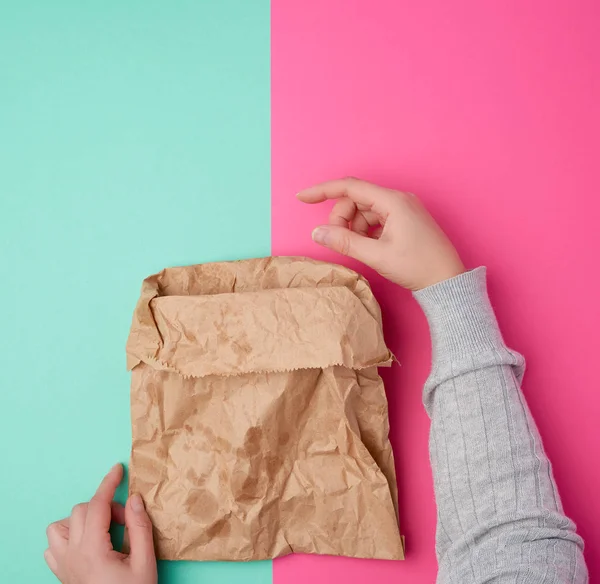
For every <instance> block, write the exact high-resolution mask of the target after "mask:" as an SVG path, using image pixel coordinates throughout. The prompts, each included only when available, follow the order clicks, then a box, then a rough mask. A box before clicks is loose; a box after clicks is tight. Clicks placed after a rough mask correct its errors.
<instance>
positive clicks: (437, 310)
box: [414, 267, 504, 362]
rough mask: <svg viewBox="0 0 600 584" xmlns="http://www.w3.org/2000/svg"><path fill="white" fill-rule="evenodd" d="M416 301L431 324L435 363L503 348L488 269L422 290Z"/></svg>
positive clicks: (479, 269) (471, 272) (417, 293)
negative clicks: (488, 286) (493, 304)
mask: <svg viewBox="0 0 600 584" xmlns="http://www.w3.org/2000/svg"><path fill="white" fill-rule="evenodd" d="M414 297H415V299H416V300H417V302H418V303H419V304H420V306H421V308H422V309H423V312H424V313H425V316H426V317H427V321H428V322H429V328H430V330H431V343H432V351H433V360H434V362H435V361H445V360H448V359H454V358H456V357H460V356H464V355H473V354H477V353H482V352H488V351H490V350H492V351H493V350H495V349H501V348H503V347H504V341H503V339H502V334H501V333H500V329H499V327H498V321H497V320H496V315H495V314H494V310H493V308H492V305H491V304H490V300H489V297H488V293H487V286H486V268H485V267H480V268H476V269H475V270H472V271H470V272H465V273H464V274H461V275H459V276H456V277H454V278H451V279H449V280H445V281H443V282H439V283H438V284H435V285H433V286H429V287H428V288H424V289H423V290H419V291H418V292H415V293H414Z"/></svg>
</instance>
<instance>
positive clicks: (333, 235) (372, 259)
mask: <svg viewBox="0 0 600 584" xmlns="http://www.w3.org/2000/svg"><path fill="white" fill-rule="evenodd" d="M312 237H313V240H314V241H315V242H316V243H319V244H320V245H323V246H325V247H328V248H329V249H333V250H334V251H337V252H338V253H341V254H343V255H346V256H350V257H352V258H355V259H357V260H358V261H360V262H363V263H364V264H367V265H369V266H371V267H375V265H376V263H377V260H378V256H379V255H381V254H379V253H378V249H379V246H380V245H381V244H380V243H379V242H378V241H376V240H374V239H370V238H369V237H364V236H363V235H359V234H358V233H355V232H354V231H351V230H349V229H345V228H344V227H339V226H336V225H323V226H321V227H317V228H316V229H315V230H314V231H313V234H312Z"/></svg>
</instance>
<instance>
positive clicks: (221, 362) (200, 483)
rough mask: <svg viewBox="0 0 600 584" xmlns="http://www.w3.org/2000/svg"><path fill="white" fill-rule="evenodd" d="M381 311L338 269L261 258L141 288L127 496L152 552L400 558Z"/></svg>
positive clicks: (171, 274) (130, 356)
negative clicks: (138, 508)
mask: <svg viewBox="0 0 600 584" xmlns="http://www.w3.org/2000/svg"><path fill="white" fill-rule="evenodd" d="M390 361H391V355H390V352H389V351H388V349H387V348H386V346H385V343H384V339H383V335H382V330H381V315H380V310H379V306H378V304H377V302H376V300H375V298H374V297H373V294H372V293H371V290H370V288H369V285H368V283H367V282H366V280H365V279H364V278H362V277H361V276H359V275H358V274H356V273H355V272H353V271H351V270H348V269H346V268H343V267H341V266H336V265H331V264H326V263H320V262H316V261H312V260H307V259H301V258H288V257H279V258H266V259H256V260H248V261H239V262H224V263H215V264H204V265H197V266H189V267H182V268H169V269H166V270H163V271H162V272H160V273H159V274H156V275H154V276H150V277H149V278H147V279H146V280H145V281H144V283H143V286H142V293H141V298H140V300H139V302H138V304H137V307H136V309H135V314H134V317H133V324H132V326H131V333H130V335H129V340H128V342H127V362H128V368H129V369H131V370H132V378H131V415H132V426H133V444H132V451H131V466H130V474H129V476H130V484H129V490H130V493H133V492H138V493H140V494H141V495H142V497H143V498H144V501H145V503H146V506H147V509H148V512H149V514H150V516H151V518H152V521H153V523H154V526H155V541H156V547H157V553H158V557H159V558H162V559H168V560H184V559H185V560H260V559H266V558H274V557H277V556H282V555H285V554H289V553H292V552H299V553H312V554H333V555H343V556H353V557H360V558H385V559H402V558H403V545H402V540H401V537H400V534H399V529H398V516H397V504H396V500H397V493H396V478H395V473H394V462H393V455H392V449H391V446H390V443H389V441H388V415H387V401H386V397H385V392H384V387H383V383H382V381H381V379H380V377H379V375H378V374H377V366H378V365H388V364H389V363H390Z"/></svg>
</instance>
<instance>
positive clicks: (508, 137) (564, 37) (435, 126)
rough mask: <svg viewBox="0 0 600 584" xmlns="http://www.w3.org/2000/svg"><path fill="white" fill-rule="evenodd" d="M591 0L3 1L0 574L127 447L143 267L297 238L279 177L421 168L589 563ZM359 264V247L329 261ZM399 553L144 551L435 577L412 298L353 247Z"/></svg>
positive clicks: (407, 176) (258, 250)
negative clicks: (365, 280)
mask: <svg viewBox="0 0 600 584" xmlns="http://www.w3.org/2000/svg"><path fill="white" fill-rule="evenodd" d="M599 6H600V5H598V3H597V2H594V0H578V1H576V2H569V1H567V0H545V1H542V0H529V1H527V2H523V1H517V0H508V1H503V2H480V1H478V0H455V1H453V2H447V1H445V0H423V1H420V2H409V1H408V0H377V1H364V0H302V1H296V0H272V2H271V3H269V2H268V0H175V1H172V2H162V1H158V0H124V1H118V2H117V1H116V0H108V1H104V2H100V1H96V0H89V1H86V2H78V1H75V0H55V1H53V2H48V1H44V0H20V1H19V0H0V241H1V247H0V266H1V270H0V502H1V504H2V511H1V512H0V572H1V574H2V577H1V580H2V582H6V583H7V584H13V583H15V584H21V583H23V584H25V583H27V584H29V583H36V584H37V583H44V582H48V583H50V582H52V581H53V576H52V575H51V573H50V572H49V571H48V570H47V568H46V567H45V565H44V562H43V558H42V553H43V550H44V548H45V535H44V529H45V527H46V525H47V524H48V523H49V522H51V521H53V520H55V519H57V518H59V517H62V516H64V515H66V514H67V513H68V512H69V511H70V508H71V506H72V505H73V504H75V503H77V502H79V501H81V500H86V499H87V498H89V496H90V495H91V494H92V492H93V490H94V488H95V486H96V485H97V483H98V481H99V479H100V478H101V476H102V475H103V473H104V472H106V471H107V470H108V469H109V468H110V466H111V465H112V464H113V463H114V462H115V461H118V460H121V461H126V460H127V458H128V453H129V445H130V427H129V376H128V374H127V373H126V372H125V355H124V344H125V339H126V336H127V332H128V328H129V324H130V318H131V313H132V310H133V307H134V304H135V301H136V298H137V295H138V291H139V288H140V284H141V281H142V279H143V278H144V277H145V276H147V275H149V274H151V273H154V272H156V271H158V270H160V269H162V268H163V267H165V266H172V265H178V264H189V263H200V262H206V261H213V260H230V259H237V258H247V257H252V256H264V255H269V254H271V253H272V254H294V255H296V254H302V255H310V256H313V257H319V258H327V259H336V260H338V261H339V258H336V257H334V256H333V255H331V254H324V253H323V252H322V251H321V250H320V249H318V248H317V247H316V246H315V245H313V244H312V243H311V241H310V231H311V229H312V228H313V227H314V226H315V225H317V224H318V223H320V222H324V221H325V219H326V216H327V209H326V208H324V207H323V208H319V207H311V208H304V207H302V206H301V205H300V203H298V202H297V201H296V200H295V197H294V194H295V192H296V191H298V190H299V189H300V188H302V187H304V186H307V185H310V184H311V183H314V182H316V181H321V180H324V179H328V178H332V177H339V176H344V175H349V174H351V175H355V176H361V177H364V178H367V179H370V180H373V181H376V182H380V183H383V184H386V185H388V186H393V187H396V188H401V189H405V190H409V191H412V192H415V193H418V194H419V195H420V196H421V197H422V198H423V200H424V201H425V202H426V204H427V205H428V206H429V208H430V209H431V210H432V212H433V213H434V214H435V215H436V216H437V217H438V218H439V220H440V221H441V223H442V224H443V225H444V227H445V228H446V230H447V231H448V233H449V234H450V235H451V237H452V238H453V239H454V241H455V242H456V244H457V246H458V248H459V250H460V252H461V253H462V255H463V257H464V259H465V261H466V263H467V264H469V265H470V266H476V265H479V264H487V265H488V266H489V274H490V289H491V295H492V299H493V303H494V305H495V307H496V309H497V312H498V315H499V318H500V321H501V324H502V328H503V331H504V334H505V337H506V339H507V341H508V342H509V344H510V345H511V346H513V347H514V348H516V349H517V350H520V351H521V352H523V353H524V354H525V355H526V357H527V358H528V372H527V375H526V378H525V387H524V389H525V392H526V395H527V398H528V400H529V403H530V405H531V409H532V410H533V413H534V415H535V417H536V420H537V421H538V424H539V427H540V429H541V432H542V435H543V438H544V442H545V445H546V448H547V451H548V453H549V454H550V456H551V458H552V461H553V464H554V470H555V474H556V478H557V481H558V483H559V488H560V490H561V494H562V497H563V501H564V505H565V508H566V511H567V512H568V513H569V514H570V515H571V516H572V517H573V518H574V519H575V521H576V522H577V524H578V525H579V528H580V532H581V534H582V535H583V536H584V537H585V538H586V541H587V546H588V547H587V552H586V557H587V560H588V563H589V565H590V571H591V575H592V581H594V577H596V578H598V577H600V535H599V534H600V532H599V531H598V523H599V522H600V498H599V497H598V492H599V490H600V468H599V466H598V453H599V452H600V431H599V430H598V420H599V419H600V393H599V391H600V390H599V383H598V373H597V371H598V367H597V364H598V353H599V351H600V341H599V340H598V330H600V310H599V308H598V302H599V297H600V293H599V282H600V277H599V275H598V273H599V269H600V261H599V259H598V256H599V253H600V229H599V228H598V223H599V221H600V203H599V202H598V200H599V199H598V198H599V196H600V170H599V168H600V166H599V164H598V157H599V151H600V108H599V106H598V103H600V41H599V40H598V34H597V23H598V22H599V19H600V8H599ZM351 265H353V267H355V264H351ZM364 273H365V274H366V275H367V276H369V278H370V279H371V280H372V283H373V287H374V289H375V292H376V294H377V296H378V298H379V300H380V302H381V304H382V306H383V309H384V317H385V330H386V337H387V339H388V343H389V345H390V347H391V349H392V350H393V352H394V353H395V354H396V355H397V356H398V358H399V360H400V361H401V363H402V367H395V368H393V369H392V370H390V371H386V372H385V380H386V382H387V389H388V395H389V401H390V410H391V411H390V417H391V424H392V441H393V445H394V447H395V452H396V460H397V470H398V480H399V488H400V511H401V521H402V531H403V533H404V534H405V535H406V537H407V554H408V556H407V560H406V561H405V562H403V563H393V562H376V561H360V560H349V559H343V558H329V557H288V558H284V559H280V560H277V561H275V562H260V563H252V564H187V563H177V564H167V563H161V566H160V574H161V582H164V583H167V582H170V583H192V582H194V583H195V582H205V583H211V584H213V583H215V584H225V583H233V582H246V583H248V584H270V583H271V582H272V581H275V583H276V584H300V583H304V582H313V583H314V584H320V583H325V582H342V581H346V582H348V583H358V582H364V581H367V582H380V583H382V584H386V583H392V582H394V583H397V582H407V583H411V584H429V583H432V582H433V581H434V579H435V573H436V562H435V553H434V530H435V506H434V499H433V491H432V487H431V471H430V468H429V465H428V452H427V433H428V420H427V418H426V415H425V413H424V411H423V408H422V406H421V396H420V392H421V387H422V385H423V382H424V380H425V378H426V375H427V370H428V364H429V357H430V354H429V339H428V332H427V327H426V323H425V321H424V318H423V317H422V315H421V314H420V312H419V310H418V308H417V306H416V305H415V303H414V302H413V301H412V300H411V298H410V295H409V294H408V293H405V292H403V291H400V290H398V289H396V288H395V287H393V286H391V285H389V284H387V283H384V282H382V281H381V280H380V279H379V278H377V277H375V276H373V275H372V274H371V273H370V272H369V271H367V270H365V271H364Z"/></svg>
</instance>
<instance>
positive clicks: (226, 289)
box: [127, 257, 392, 377]
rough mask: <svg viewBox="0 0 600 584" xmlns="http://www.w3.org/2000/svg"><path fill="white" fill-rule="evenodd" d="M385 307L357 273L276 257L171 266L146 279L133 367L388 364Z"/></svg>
mask: <svg viewBox="0 0 600 584" xmlns="http://www.w3.org/2000/svg"><path fill="white" fill-rule="evenodd" d="M391 358H392V355H391V353H390V352H389V350H388V349H387V347H386V345H385V341H384V339H383V333H382V328H381V313H380V310H379V305H378V304H377V301H376V300H375V298H374V296H373V294H372V292H371V289H370V287H369V285H368V283H367V281H366V280H365V279H364V278H363V277H362V276H360V275H359V274H357V273H356V272H353V271H352V270H349V269H348V268H344V267H342V266H338V265H335V264H328V263H325V262H317V261H315V260H309V259H305V258H295V257H276V258H260V259H254V260H242V261H236V262H219V263H213V264H199V265H196V266H187V267H182V268H168V269H166V270H163V271H162V272H160V273H159V274H155V275H154V276H150V277H149V278H146V280H144V283H143V286H142V294H141V297H140V299H139V301H138V304H137V306H136V310H135V312H134V317H133V322H132V326H131V331H130V335H129V339H128V341H127V366H128V369H133V368H134V367H135V366H137V365H138V364H140V363H146V364H148V365H150V366H152V367H153V368H155V369H163V370H170V371H174V372H177V373H178V374H180V375H182V376H184V377H204V376H207V375H240V374H245V373H250V372H256V373H266V372H279V371H293V370H297V369H307V368H326V367H330V366H334V365H343V366H345V367H349V368H352V369H362V368H365V367H371V366H373V365H388V364H389V363H390V362H391Z"/></svg>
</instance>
